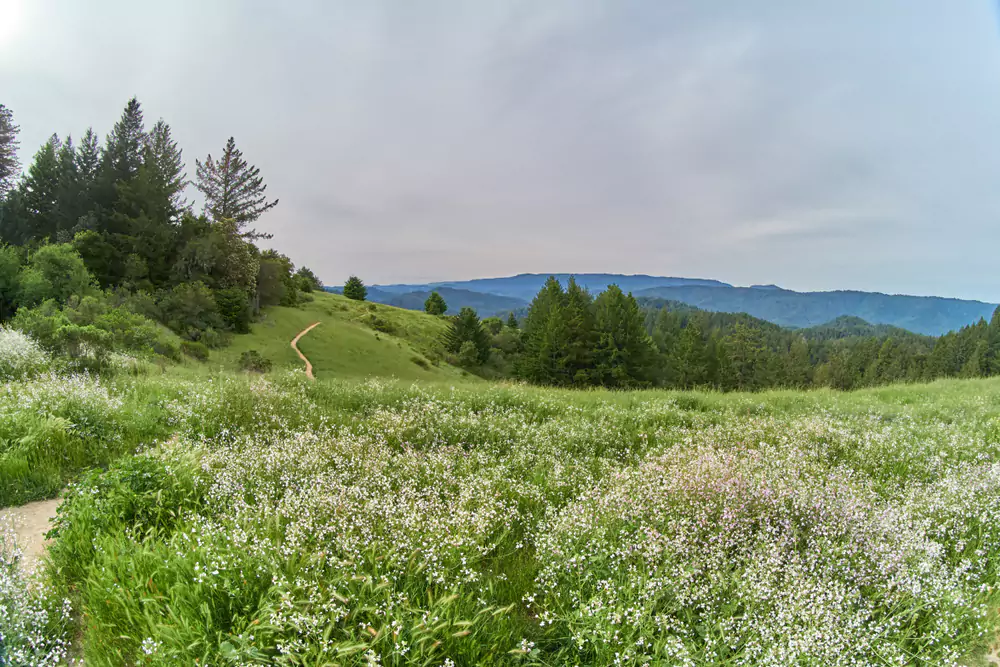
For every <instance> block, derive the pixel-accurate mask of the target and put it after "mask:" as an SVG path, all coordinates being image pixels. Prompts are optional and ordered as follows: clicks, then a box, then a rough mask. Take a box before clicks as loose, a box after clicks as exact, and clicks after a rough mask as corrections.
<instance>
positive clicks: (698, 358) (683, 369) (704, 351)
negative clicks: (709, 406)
mask: <svg viewBox="0 0 1000 667" xmlns="http://www.w3.org/2000/svg"><path fill="white" fill-rule="evenodd" d="M673 360H674V361H673V367H674V370H675V373H676V376H675V380H674V382H675V383H676V385H677V386H678V387H681V388H683V389H692V388H694V387H700V386H703V385H705V384H708V377H709V374H708V368H709V350H708V346H707V345H706V342H705V335H704V333H703V330H702V326H701V321H700V318H698V317H690V318H688V321H687V326H685V327H684V328H683V329H682V330H681V335H680V337H679V339H678V341H677V347H676V348H675V350H674V354H673Z"/></svg>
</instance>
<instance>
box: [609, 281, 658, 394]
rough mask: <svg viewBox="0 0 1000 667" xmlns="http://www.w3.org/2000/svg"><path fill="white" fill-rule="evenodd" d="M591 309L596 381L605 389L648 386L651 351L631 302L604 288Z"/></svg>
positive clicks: (615, 289) (630, 298)
mask: <svg viewBox="0 0 1000 667" xmlns="http://www.w3.org/2000/svg"><path fill="white" fill-rule="evenodd" d="M594 306H595V311H596V317H595V323H596V331H597V348H596V350H595V352H594V359H595V368H594V376H595V378H596V379H597V381H598V382H599V383H600V384H602V385H604V386H606V387H635V386H642V385H646V384H648V383H649V381H650V379H651V378H652V377H653V375H654V369H653V359H654V347H653V342H652V340H651V339H650V338H649V335H648V334H647V333H646V327H645V325H644V321H643V317H642V314H641V313H640V312H639V304H638V303H637V302H636V300H635V298H634V297H633V296H632V295H631V294H628V295H625V294H624V293H622V291H621V289H620V288H619V287H618V286H617V285H608V288H607V289H606V290H605V291H604V292H602V293H601V294H600V295H599V296H598V297H597V299H596V300H595V301H594Z"/></svg>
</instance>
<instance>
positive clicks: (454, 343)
mask: <svg viewBox="0 0 1000 667" xmlns="http://www.w3.org/2000/svg"><path fill="white" fill-rule="evenodd" d="M443 340H444V346H445V349H446V350H448V351H449V352H452V353H454V354H457V355H458V358H459V365H461V366H464V367H466V368H469V367H474V366H478V365H481V364H484V363H486V361H487V360H488V359H489V356H490V340H489V335H488V334H487V333H486V331H485V330H484V329H483V326H482V322H480V321H479V316H478V315H477V314H476V311H474V310H473V309H472V308H468V307H466V308H462V310H461V311H460V312H459V313H458V315H456V316H455V317H453V318H452V320H451V326H449V327H448V331H447V332H445V335H444V339H443Z"/></svg>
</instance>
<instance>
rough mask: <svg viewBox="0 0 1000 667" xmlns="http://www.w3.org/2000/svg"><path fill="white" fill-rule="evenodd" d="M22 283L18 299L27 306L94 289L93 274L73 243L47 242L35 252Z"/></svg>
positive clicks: (63, 299)
mask: <svg viewBox="0 0 1000 667" xmlns="http://www.w3.org/2000/svg"><path fill="white" fill-rule="evenodd" d="M18 283H19V286H20V291H19V298H18V301H19V303H20V304H21V305H24V306H35V305H38V304H40V303H42V302H43V301H47V300H49V299H55V300H56V301H59V302H65V301H66V300H68V299H69V298H70V297H71V296H78V297H82V296H86V295H88V294H92V293H93V292H94V284H93V277H92V276H91V275H90V273H89V272H88V271H87V267H86V265H85V264H84V263H83V259H82V258H81V257H80V254H79V253H78V252H77V251H76V250H75V249H74V248H73V246H71V245H69V244H58V245H46V246H42V247H41V248H39V249H38V250H36V251H35V252H34V253H32V255H31V258H30V259H29V260H28V264H27V266H25V267H24V268H23V269H22V270H21V273H20V275H19V277H18Z"/></svg>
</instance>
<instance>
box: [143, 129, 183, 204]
mask: <svg viewBox="0 0 1000 667" xmlns="http://www.w3.org/2000/svg"><path fill="white" fill-rule="evenodd" d="M182 153H183V151H182V150H181V149H180V147H178V145H177V142H176V141H174V139H173V136H172V135H171V132H170V126H169V125H168V124H167V123H166V122H164V120H163V119H162V118H161V119H160V120H158V121H156V124H155V125H153V129H152V130H150V132H149V142H148V145H147V147H146V150H145V153H144V155H143V164H144V167H145V169H146V170H147V171H148V178H149V181H150V184H151V188H150V189H151V190H152V194H153V195H154V196H155V198H156V201H155V202H154V206H155V209H154V211H153V213H154V214H155V215H157V216H158V217H163V218H164V219H165V220H167V221H171V222H173V221H176V220H178V219H179V217H180V214H181V213H182V212H183V211H184V210H185V209H187V199H186V198H185V197H184V188H185V187H187V174H185V173H184V158H183V157H182Z"/></svg>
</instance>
